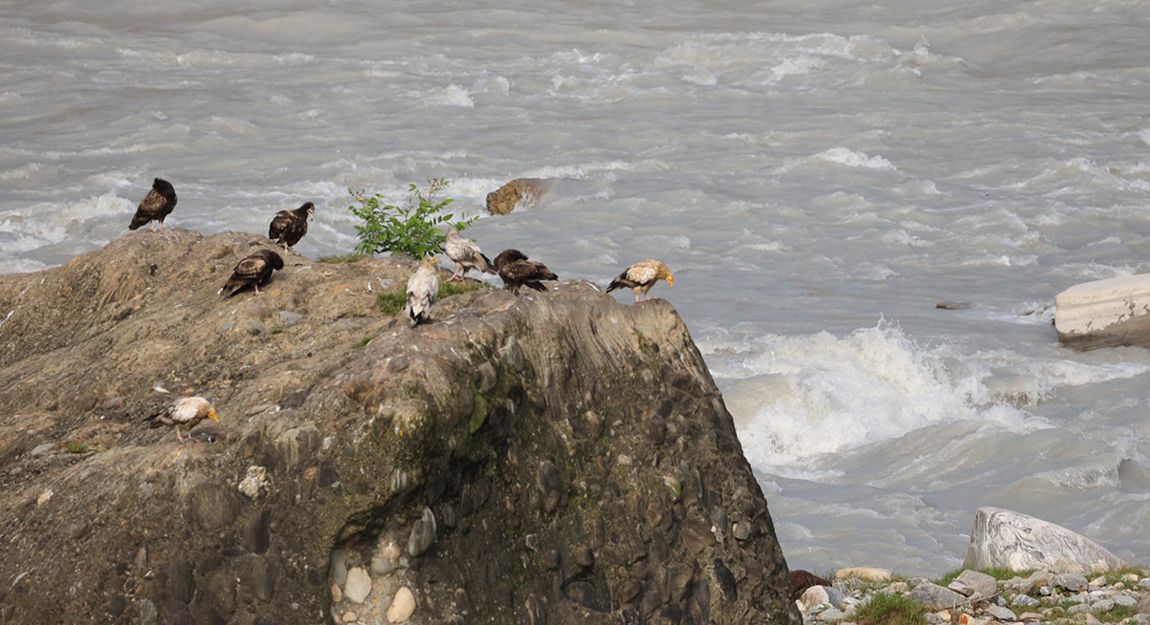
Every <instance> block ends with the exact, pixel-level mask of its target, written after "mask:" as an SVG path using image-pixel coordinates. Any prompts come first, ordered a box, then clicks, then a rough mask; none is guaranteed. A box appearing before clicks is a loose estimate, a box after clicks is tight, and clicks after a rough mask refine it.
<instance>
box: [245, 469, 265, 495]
mask: <svg viewBox="0 0 1150 625" xmlns="http://www.w3.org/2000/svg"><path fill="white" fill-rule="evenodd" d="M267 485H268V470H267V469H266V468H264V467H261V466H250V467H248V474H247V477H245V478H244V479H243V481H241V482H240V485H239V487H238V488H239V490H240V492H241V493H243V494H244V495H246V496H247V497H248V498H249V499H257V498H258V497H259V496H260V493H262V492H263V490H264V489H266V488H267Z"/></svg>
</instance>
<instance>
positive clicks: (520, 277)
mask: <svg viewBox="0 0 1150 625" xmlns="http://www.w3.org/2000/svg"><path fill="white" fill-rule="evenodd" d="M495 270H496V271H498V272H499V277H500V278H503V284H504V287H503V288H505V289H510V291H511V292H512V293H514V294H516V295H519V288H520V287H524V286H525V287H527V288H531V289H535V290H536V291H546V290H547V287H545V286H543V283H542V282H541V280H558V279H559V276H557V275H555V274H554V273H552V272H551V270H550V269H548V268H547V266H546V265H544V264H543V263H540V262H536V261H533V260H527V256H526V255H524V254H523V252H520V251H519V250H503V252H501V253H500V254H499V256H496V257H495Z"/></svg>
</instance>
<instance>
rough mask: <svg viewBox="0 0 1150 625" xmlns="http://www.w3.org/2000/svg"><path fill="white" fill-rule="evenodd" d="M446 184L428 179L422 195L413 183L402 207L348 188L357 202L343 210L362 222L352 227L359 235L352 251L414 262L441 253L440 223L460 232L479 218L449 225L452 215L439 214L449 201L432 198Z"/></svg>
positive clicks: (442, 234) (443, 231) (444, 235)
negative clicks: (399, 256)
mask: <svg viewBox="0 0 1150 625" xmlns="http://www.w3.org/2000/svg"><path fill="white" fill-rule="evenodd" d="M448 184H449V183H448V181H446V180H443V179H442V178H434V179H432V180H429V181H428V188H427V192H426V193H425V192H423V191H420V189H419V187H418V186H416V185H414V184H413V185H411V196H410V197H408V199H407V202H406V203H405V204H403V205H402V206H400V205H395V204H382V203H381V200H384V199H385V198H384V196H383V195H382V194H379V193H376V194H375V195H369V194H368V193H367V192H366V191H363V190H359V191H356V190H354V189H348V193H350V194H351V196H352V197H354V198H355V200H356V202H357V203H356V204H352V205H351V206H348V207H347V208H348V210H350V211H351V212H352V213H353V214H355V216H356V217H359V218H360V219H362V220H363V225H360V226H356V227H355V231H356V234H357V235H358V236H359V243H357V244H356V246H355V251H356V252H359V253H361V254H380V253H383V252H388V253H391V254H396V253H403V254H408V255H410V256H411V257H412V258H415V259H420V258H423V257H424V256H427V255H428V254H441V253H443V249H444V247H443V246H444V244H445V243H446V242H447V233H446V230H447V228H440V227H439V226H440V224H447V226H449V227H453V228H455V229H457V230H463V229H464V228H467V227H468V226H470V225H471V224H473V223H475V221H476V220H477V219H479V218H478V217H471V218H468V219H463V220H460V221H455V222H452V221H451V220H452V219H454V218H455V215H454V214H452V213H444V212H443V211H444V209H446V208H447V206H448V205H449V204H451V202H452V200H451V199H450V198H448V199H446V200H441V201H439V202H436V201H435V195H436V194H437V193H439V192H440V191H442V190H444V189H446V188H447V185H448ZM381 204H382V205H381Z"/></svg>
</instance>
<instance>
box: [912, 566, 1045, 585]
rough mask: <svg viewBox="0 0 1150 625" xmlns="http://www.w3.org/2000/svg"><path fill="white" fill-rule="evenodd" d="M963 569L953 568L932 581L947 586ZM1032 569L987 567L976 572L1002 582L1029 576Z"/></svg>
mask: <svg viewBox="0 0 1150 625" xmlns="http://www.w3.org/2000/svg"><path fill="white" fill-rule="evenodd" d="M965 570H966V569H955V570H953V571H950V572H949V573H947V574H945V575H943V576H942V577H940V578H939V579H937V580H934V583H936V584H938V585H939V586H948V585H950V583H951V582H953V581H954V580H955V578H956V577H958V576H959V575H961V574H962V572H963V571H965ZM1034 571H1035V569H1023V570H1021V571H1015V570H1014V569H1005V568H997V567H996V568H989V569H980V570H979V571H978V572H979V573H985V574H987V575H989V576H991V577H993V578H994V579H996V580H998V581H1000V582H1004V581H1006V580H1008V579H1014V578H1015V577H1030V574H1031V573H1033V572H1034Z"/></svg>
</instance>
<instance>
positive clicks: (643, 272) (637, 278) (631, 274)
mask: <svg viewBox="0 0 1150 625" xmlns="http://www.w3.org/2000/svg"><path fill="white" fill-rule="evenodd" d="M658 271H659V270H658V268H657V267H655V264H654V263H652V262H651V261H647V260H645V261H643V262H641V263H635V264H634V265H631V266H630V267H628V268H627V272H626V274H625V275H626V276H627V279H628V280H630V281H632V282H636V283H638V284H646V283H647V282H651V281H652V280H654V279H655V274H656V273H658Z"/></svg>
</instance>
